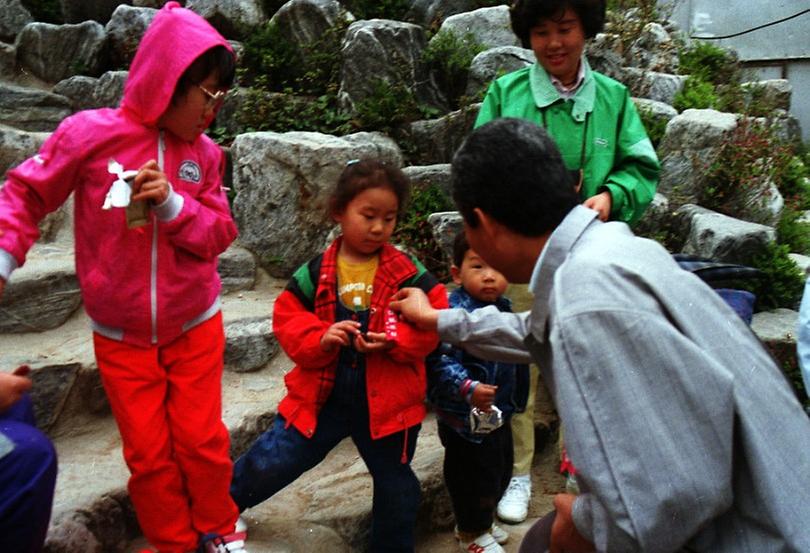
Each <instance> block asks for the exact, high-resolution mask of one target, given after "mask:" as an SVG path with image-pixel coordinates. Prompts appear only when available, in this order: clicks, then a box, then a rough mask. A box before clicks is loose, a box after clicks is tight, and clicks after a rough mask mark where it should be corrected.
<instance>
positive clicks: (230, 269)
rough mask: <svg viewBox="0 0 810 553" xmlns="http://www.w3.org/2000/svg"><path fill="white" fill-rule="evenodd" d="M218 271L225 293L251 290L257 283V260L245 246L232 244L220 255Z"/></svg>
mask: <svg viewBox="0 0 810 553" xmlns="http://www.w3.org/2000/svg"><path fill="white" fill-rule="evenodd" d="M217 272H219V278H220V279H221V280H222V291H223V293H225V294H227V293H230V292H234V291H237V290H250V289H252V288H253V285H254V284H255V283H256V260H255V259H254V258H253V254H252V253H250V252H249V251H247V250H246V249H245V248H243V247H241V246H238V245H236V244H231V246H230V247H229V248H228V249H227V250H225V251H224V252H223V253H222V254H221V255H220V256H219V263H218V265H217Z"/></svg>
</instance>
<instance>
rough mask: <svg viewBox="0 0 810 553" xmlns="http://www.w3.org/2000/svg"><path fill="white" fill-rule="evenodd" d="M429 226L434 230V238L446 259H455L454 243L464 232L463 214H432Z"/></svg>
mask: <svg viewBox="0 0 810 553" xmlns="http://www.w3.org/2000/svg"><path fill="white" fill-rule="evenodd" d="M428 224H429V225H430V226H431V227H432V228H433V238H434V239H435V240H436V242H438V243H439V247H440V248H441V250H442V252H443V253H444V257H445V259H447V260H448V261H449V260H451V259H453V241H454V240H455V239H456V235H457V234H458V233H459V232H462V231H463V230H464V220H463V219H462V217H461V214H460V213H459V212H458V211H443V212H441V213H432V214H431V215H430V216H429V217H428Z"/></svg>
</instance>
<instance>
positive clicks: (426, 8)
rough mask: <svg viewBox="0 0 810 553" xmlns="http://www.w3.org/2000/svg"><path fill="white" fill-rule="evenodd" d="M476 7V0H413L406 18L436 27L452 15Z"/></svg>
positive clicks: (425, 25) (426, 25) (424, 25)
mask: <svg viewBox="0 0 810 553" xmlns="http://www.w3.org/2000/svg"><path fill="white" fill-rule="evenodd" d="M475 8H476V3H475V2H474V0H413V2H412V3H411V7H410V9H409V10H408V13H406V14H405V19H406V20H408V21H413V22H414V23H417V24H419V25H422V26H423V27H435V26H436V25H441V23H442V22H443V21H444V20H445V19H447V18H448V17H450V16H451V15H456V14H458V13H464V12H468V11H472V10H474V9H475Z"/></svg>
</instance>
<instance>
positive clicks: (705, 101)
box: [672, 76, 718, 111]
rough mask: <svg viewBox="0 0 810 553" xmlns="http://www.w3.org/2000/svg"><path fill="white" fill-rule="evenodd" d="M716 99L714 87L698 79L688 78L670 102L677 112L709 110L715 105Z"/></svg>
mask: <svg viewBox="0 0 810 553" xmlns="http://www.w3.org/2000/svg"><path fill="white" fill-rule="evenodd" d="M717 102H718V98H717V94H715V92H714V85H713V84H712V83H710V82H708V81H704V80H702V79H701V78H700V77H694V76H689V77H687V78H686V81H685V82H684V83H683V88H682V89H681V90H679V91H678V93H677V94H676V95H675V98H674V100H673V101H672V107H674V108H675V109H677V110H678V111H684V110H686V109H710V108H714V107H715V106H716V105H717Z"/></svg>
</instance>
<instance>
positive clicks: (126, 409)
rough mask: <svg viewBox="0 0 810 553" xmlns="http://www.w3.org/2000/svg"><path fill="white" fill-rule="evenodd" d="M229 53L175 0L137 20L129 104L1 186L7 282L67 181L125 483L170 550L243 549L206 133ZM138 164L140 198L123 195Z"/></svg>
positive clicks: (216, 165) (74, 132)
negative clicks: (233, 487)
mask: <svg viewBox="0 0 810 553" xmlns="http://www.w3.org/2000/svg"><path fill="white" fill-rule="evenodd" d="M234 66H235V60H234V55H233V50H232V48H231V46H230V45H229V44H228V42H227V41H226V40H225V39H224V38H223V37H222V36H221V35H220V34H219V33H218V32H217V31H216V30H215V29H214V28H213V27H211V26H210V25H209V24H208V23H207V22H206V21H205V20H204V19H202V18H201V17H200V16H198V15H196V14H195V13H193V12H191V11H189V10H187V9H184V8H181V7H180V5H179V4H178V3H177V2H169V3H167V4H166V5H165V6H164V7H163V8H162V9H161V10H159V11H158V12H157V14H156V15H155V18H154V20H153V22H152V24H151V25H150V26H149V29H148V30H147V31H146V33H145V34H144V37H143V39H142V41H141V43H140V46H139V48H138V52H137V53H136V55H135V58H134V60H133V62H132V65H131V67H130V71H129V77H128V79H127V83H126V87H125V90H124V98H123V100H122V102H121V106H120V107H118V108H116V109H98V110H89V111H83V112H79V113H76V114H75V115H73V116H71V117H68V118H67V119H65V120H64V121H63V122H62V124H61V125H60V126H59V128H58V129H57V130H56V131H55V132H54V133H53V135H51V137H50V138H49V139H48V140H47V141H46V142H45V144H44V145H43V146H42V149H41V150H40V151H39V153H38V154H37V155H36V156H34V157H32V158H30V159H28V160H26V161H25V162H23V163H22V164H21V165H20V166H19V167H17V168H16V169H14V170H13V171H11V172H9V174H8V180H7V181H6V183H5V186H4V187H3V188H2V190H0V293H2V289H3V287H4V285H5V281H7V280H8V278H9V276H10V274H11V272H12V271H13V270H14V269H15V268H16V267H18V266H20V265H22V264H23V262H24V261H25V254H26V252H27V251H28V249H29V248H30V247H31V245H32V244H33V243H34V241H35V240H36V239H37V238H38V236H39V232H38V229H37V223H38V222H39V221H40V220H41V219H42V218H43V217H44V216H45V215H46V214H47V213H48V212H51V211H53V210H55V209H56V208H58V207H59V206H60V205H62V203H63V202H64V201H65V200H66V199H67V197H68V195H69V194H70V193H71V192H73V193H74V197H75V214H74V217H75V224H74V228H75V252H76V270H77V274H78V278H79V283H80V286H81V290H82V298H83V301H84V307H85V310H86V311H87V314H88V315H89V316H90V318H91V320H92V324H93V330H94V334H93V341H94V346H95V353H96V361H97V364H98V367H99V371H100V374H101V378H102V381H103V383H104V387H105V390H106V392H107V395H108V397H109V400H110V405H111V407H112V411H113V415H114V416H115V419H116V421H117V423H118V428H119V430H120V432H121V437H122V441H123V449H124V458H125V460H126V462H127V465H128V467H129V469H130V472H131V477H130V480H129V493H130V497H131V498H132V502H133V504H134V506H135V511H136V513H137V515H138V520H139V522H140V524H141V528H142V530H143V532H144V534H145V535H146V537H147V538H148V539H149V541H150V542H151V543H152V544H153V545H154V546H155V547H157V549H158V550H159V551H160V552H165V553H185V552H187V551H191V550H195V549H196V548H197V547H198V546H200V547H201V549H202V550H204V551H244V550H243V549H242V543H243V542H242V540H243V539H244V533H243V532H236V529H235V525H236V523H237V517H238V511H237V508H236V505H234V503H233V501H232V500H231V498H230V495H229V493H228V486H229V484H230V481H231V471H232V464H231V461H230V457H229V454H228V449H229V443H228V442H229V440H228V432H227V429H226V428H225V426H224V424H223V423H222V419H221V375H222V358H223V351H224V341H225V340H224V333H223V328H222V318H221V313H220V306H219V299H218V298H219V291H220V281H219V277H218V275H217V256H218V255H219V254H220V253H222V252H223V251H224V250H225V249H226V248H227V247H228V245H229V244H230V243H231V242H232V241H233V239H234V238H235V237H236V227H235V225H234V223H233V220H232V219H231V215H230V210H229V208H228V201H227V198H226V196H225V193H224V191H223V189H222V173H223V167H224V156H223V153H222V151H221V150H220V149H219V147H218V146H216V145H215V144H214V143H213V142H212V141H211V140H210V139H209V138H208V137H206V136H205V135H203V134H202V133H203V131H204V130H205V128H206V127H208V125H209V124H210V123H211V121H212V120H213V118H214V115H215V113H216V110H217V109H218V108H219V105H220V104H221V99H222V96H223V95H224V94H225V91H226V90H227V88H228V87H229V86H230V84H231V83H232V81H233V76H234ZM127 169H130V170H133V171H130V172H129V174H127V173H126V172H125V170H127ZM135 169H137V171H134V170H135ZM136 173H137V174H136ZM133 174H136V176H134V180H131V190H132V192H131V194H132V195H131V198H130V201H131V202H132V205H131V206H130V207H129V208H127V209H123V208H122V207H116V206H121V205H124V204H126V199H127V198H126V197H127V196H129V189H128V186H127V185H125V184H123V182H122V181H123V180H124V179H125V178H127V177H131V176H132V175H133ZM115 181H118V182H117V184H113V183H114V182H115ZM122 186H123V197H122V195H121V193H122ZM137 205H140V206H142V207H145V208H146V209H145V210H144V212H143V213H142V214H141V216H140V219H141V220H140V226H136V225H138V223H137V222H133V217H132V215H133V214H134V213H135V212H130V213H129V216H128V213H127V212H128V211H129V210H130V209H131V208H132V207H134V206H137ZM134 218H136V219H137V218H138V217H134ZM240 530H241V529H240Z"/></svg>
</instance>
